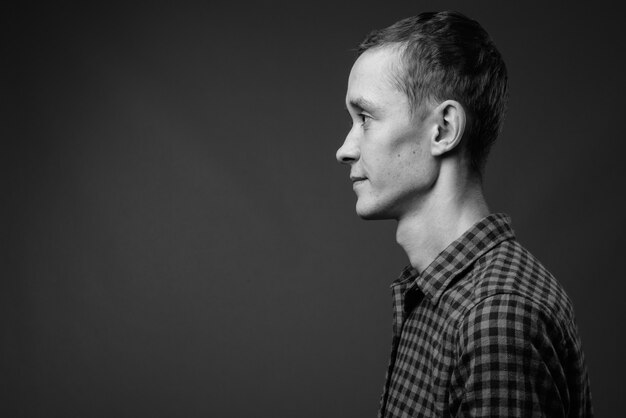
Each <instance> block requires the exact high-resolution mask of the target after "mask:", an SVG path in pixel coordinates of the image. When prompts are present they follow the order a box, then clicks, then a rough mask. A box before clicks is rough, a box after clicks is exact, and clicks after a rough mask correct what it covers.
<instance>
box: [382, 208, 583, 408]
mask: <svg viewBox="0 0 626 418" xmlns="http://www.w3.org/2000/svg"><path fill="white" fill-rule="evenodd" d="M391 288H392V293H393V300H394V326H393V335H394V336H393V343H392V353H391V361H390V363H389V368H388V370H387V375H386V383H385V388H384V392H383V396H382V399H381V407H380V411H379V414H378V416H379V418H381V417H385V418H388V417H458V416H462V417H465V416H471V417H591V416H593V410H592V406H591V394H590V390H589V381H588V377H587V370H586V366H585V361H584V356H583V351H582V348H581V343H580V339H579V336H578V332H577V329H576V323H575V319H574V313H573V308H572V303H571V301H570V299H569V298H568V297H567V295H566V294H565V292H564V290H563V288H562V287H561V286H560V285H559V283H558V282H557V281H556V280H555V278H554V277H553V276H552V275H551V274H550V273H549V272H548V271H547V270H546V269H545V268H544V267H543V266H542V265H541V264H540V263H539V262H538V261H537V260H536V259H535V258H534V257H533V256H532V255H531V254H530V253H528V251H526V250H525V249H524V248H523V247H522V246H521V245H520V244H519V243H518V242H517V241H515V237H514V234H513V231H512V229H511V227H510V219H509V218H508V217H507V216H506V215H503V214H492V215H489V216H488V217H486V218H484V219H482V220H481V221H480V222H478V223H477V224H475V225H474V226H473V227H472V228H471V229H470V230H468V231H467V232H465V234H463V236H461V237H460V238H459V239H457V240H456V241H454V242H453V243H452V244H450V245H449V246H448V247H447V248H446V249H445V250H444V251H442V252H441V253H440V254H439V255H438V256H437V258H436V259H435V260H434V261H433V262H432V263H431V264H430V265H429V266H428V267H427V268H426V269H425V270H424V271H423V272H422V274H419V273H418V272H417V271H416V270H414V269H413V268H412V267H410V266H409V267H407V268H405V270H404V271H403V272H402V274H401V276H400V278H398V280H396V281H395V282H394V283H393V284H392V286H391Z"/></svg>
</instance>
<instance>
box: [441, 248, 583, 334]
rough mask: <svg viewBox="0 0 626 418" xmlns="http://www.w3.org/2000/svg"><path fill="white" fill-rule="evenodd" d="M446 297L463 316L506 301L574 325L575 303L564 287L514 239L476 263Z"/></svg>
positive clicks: (459, 278)
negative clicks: (522, 303) (489, 302)
mask: <svg viewBox="0 0 626 418" xmlns="http://www.w3.org/2000/svg"><path fill="white" fill-rule="evenodd" d="M446 293H448V296H449V301H450V302H452V303H453V304H454V305H456V306H457V309H458V310H459V312H458V313H459V314H460V316H465V315H466V314H468V313H469V312H470V311H471V310H472V309H473V308H475V307H476V306H479V305H480V306H482V305H483V304H484V302H485V301H486V300H494V299H495V300H497V299H502V298H504V299H507V300H509V299H513V300H519V301H524V302H525V303H528V304H532V305H534V306H535V307H537V309H539V310H541V311H543V313H544V314H545V315H546V317H547V318H552V320H554V321H556V322H558V323H560V325H561V326H563V325H565V324H566V323H570V322H572V321H573V308H572V302H571V300H570V299H569V297H568V296H567V294H566V293H565V290H564V289H563V286H562V285H561V284H560V283H559V282H558V281H557V280H556V278H555V277H554V276H553V275H552V274H551V273H550V272H549V271H548V270H547V269H546V268H545V267H544V266H543V264H541V262H540V261H539V260H537V258H535V257H534V256H533V255H532V254H531V253H530V252H529V251H528V250H526V249H525V248H524V247H522V245H521V244H520V243H519V242H517V241H516V240H514V239H513V240H507V241H504V242H502V243H500V244H499V245H497V246H496V247H494V248H493V249H491V250H490V251H489V252H487V253H486V254H484V255H483V256H482V257H480V258H479V259H478V260H476V261H475V262H474V263H473V264H472V266H471V267H470V268H469V269H468V270H467V271H466V272H465V273H464V274H462V275H461V276H460V277H458V278H457V280H456V281H455V282H454V284H453V285H452V286H451V287H450V289H448V292H446ZM555 325H556V324H555Z"/></svg>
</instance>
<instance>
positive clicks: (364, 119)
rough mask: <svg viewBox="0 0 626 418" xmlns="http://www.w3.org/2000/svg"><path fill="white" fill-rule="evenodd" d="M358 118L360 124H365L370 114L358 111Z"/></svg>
mask: <svg viewBox="0 0 626 418" xmlns="http://www.w3.org/2000/svg"><path fill="white" fill-rule="evenodd" d="M359 118H360V119H361V124H362V125H365V124H366V123H367V122H368V121H369V120H370V119H371V118H370V116H369V115H366V114H365V113H359Z"/></svg>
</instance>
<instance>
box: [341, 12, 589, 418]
mask: <svg viewBox="0 0 626 418" xmlns="http://www.w3.org/2000/svg"><path fill="white" fill-rule="evenodd" d="M506 96H507V74H506V68H505V65H504V62H503V61H502V58H501V56H500V54H499V52H498V51H497V50H496V48H495V46H494V44H493V42H492V41H491V40H490V38H489V36H488V34H487V33H486V32H485V31H484V29H483V28H482V27H481V26H480V25H479V24H478V23H477V22H475V21H473V20H471V19H468V18H467V17H465V16H463V15H461V14H459V13H455V12H440V13H422V14H420V15H418V16H416V17H412V18H408V19H404V20H402V21H399V22H397V23H395V24H394V25H392V26H390V27H388V28H386V29H382V30H379V31H374V32H373V33H371V34H370V35H369V36H368V37H367V38H366V39H365V40H364V41H363V43H362V44H361V45H360V48H359V57H358V59H357V60H356V62H355V63H354V66H353V67H352V71H351V72H350V77H349V80H348V91H347V95H346V105H347V107H348V111H349V113H350V115H351V117H352V120H353V126H352V129H351V130H350V132H349V133H348V135H347V137H346V139H345V142H344V144H343V145H342V146H341V148H339V150H338V151H337V160H338V161H339V162H341V163H344V164H346V165H348V166H350V179H351V180H352V184H353V189H354V192H355V193H356V195H357V204H356V211H357V213H358V215H359V216H361V217H362V218H364V219H396V220H397V221H398V228H397V232H396V238H397V241H398V244H400V245H401V246H402V247H403V249H404V250H405V251H406V254H407V255H408V258H409V261H410V265H409V266H408V267H406V268H405V270H404V271H403V272H402V274H401V276H400V278H399V279H398V280H396V281H395V282H394V283H393V285H392V291H393V299H394V327H393V330H394V338H393V344H392V354H391V361H390V364H389V369H388V371H387V376H386V383H385V389H384V393H383V396H382V399H381V408H380V412H379V416H380V417H440V416H441V417H444V416H446V417H447V416H472V417H474V416H476V417H513V416H516V417H520V416H549V417H589V416H591V415H592V407H591V402H590V397H591V395H590V391H589V383H588V378H587V372H586V366H585V363H584V357H583V352H582V349H581V344H580V339H579V337H578V332H577V329H576V324H575V321H574V313H573V308H572V304H571V302H570V300H569V299H568V297H567V295H566V294H565V292H564V291H563V289H562V287H561V286H560V285H559V284H558V282H557V281H556V280H555V279H554V277H553V276H552V275H551V274H550V273H549V272H548V271H547V270H546V269H545V268H544V267H543V266H542V265H541V264H540V263H539V262H538V261H537V260H536V259H535V258H533V256H532V255H531V254H529V253H528V252H527V251H526V250H525V249H524V248H522V247H521V246H520V244H519V243H518V242H517V241H516V240H515V237H514V234H513V231H512V229H511V227H510V220H509V218H508V217H507V216H506V215H503V214H490V212H489V209H488V207H487V204H486V202H485V198H484V196H483V191H482V186H481V179H482V173H483V168H484V164H485V160H486V157H487V153H488V151H489V148H490V146H491V144H492V143H493V141H494V140H495V139H496V137H497V135H498V132H499V131H500V127H501V124H502V120H503V116H504V109H505V102H506Z"/></svg>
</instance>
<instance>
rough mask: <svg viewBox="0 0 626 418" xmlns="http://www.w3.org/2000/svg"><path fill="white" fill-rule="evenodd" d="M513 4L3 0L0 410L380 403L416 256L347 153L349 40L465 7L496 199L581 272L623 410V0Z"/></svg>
mask: <svg viewBox="0 0 626 418" xmlns="http://www.w3.org/2000/svg"><path fill="white" fill-rule="evenodd" d="M502 3H504V2H498V3H496V2H491V3H487V2H477V3H472V4H471V5H470V4H466V3H454V2H445V3H441V2H438V3H434V2H404V3H403V2H397V3H396V2H393V6H390V5H389V3H386V5H382V2H375V3H374V2H372V3H369V4H368V3H363V2H358V3H353V4H350V5H348V4H346V5H341V6H340V5H332V6H331V5H328V6H324V5H320V4H318V3H315V4H312V3H307V4H299V5H293V4H291V3H284V4H282V5H280V4H274V3H266V4H265V5H264V6H262V7H261V6H256V7H249V6H245V5H243V4H238V3H235V2H229V3H224V4H216V3H211V5H209V4H205V5H194V6H180V5H179V6H176V7H164V6H157V5H156V4H155V3H152V4H150V5H147V6H146V7H143V8H142V7H128V6H120V7H114V6H111V5H104V4H103V5H100V6H89V7H82V8H81V7H68V6H61V5H54V4H52V3H46V4H47V5H46V6H44V7H42V6H41V5H39V6H37V7H36V6H35V4H29V3H23V4H22V5H21V6H19V7H13V6H11V7H9V6H2V7H3V10H2V12H1V13H0V15H1V16H2V25H1V27H2V32H3V35H2V41H1V42H2V48H3V49H2V50H3V51H4V52H3V54H2V66H1V67H2V69H1V71H2V79H1V83H2V84H1V88H2V90H1V92H0V93H1V95H0V106H1V108H0V118H1V119H0V120H1V125H0V127H1V132H0V135H1V138H2V152H1V153H0V155H2V159H3V161H2V170H3V175H2V205H1V210H2V213H1V214H2V224H1V225H2V230H1V231H0V232H1V236H2V240H1V243H2V249H1V254H2V256H1V257H2V258H1V261H2V271H1V282H0V321H1V322H0V325H1V337H0V338H1V342H0V354H1V355H0V367H1V370H0V396H1V399H0V414H2V416H16V417H18V416H24V417H43V416H45V417H111V416H116V417H137V416H154V417H170V416H171V417H174V416H189V417H196V416H219V417H247V416H261V417H366V416H375V413H376V410H377V407H378V401H379V395H380V393H381V388H382V384H383V376H384V371H385V367H386V363H387V360H388V354H389V347H390V342H391V298H390V291H389V284H390V283H391V281H392V280H393V279H395V277H396V276H397V274H398V273H399V271H400V270H401V268H402V267H403V266H404V264H405V263H406V258H405V256H404V254H403V253H402V251H401V250H400V249H399V248H398V247H397V246H396V244H395V235H394V232H395V224H394V223H393V222H364V221H361V220H359V219H358V218H357V217H356V215H355V213H354V203H355V198H354V195H353V192H352V190H351V187H350V184H349V181H348V172H347V169H346V168H345V167H342V166H339V165H338V164H337V163H336V162H335V160H334V154H335V150H336V149H337V147H338V146H339V145H340V144H341V142H342V141H343V137H344V135H345V134H346V133H347V129H348V124H349V119H348V117H347V114H346V113H345V110H344V104H343V98H344V94H345V87H346V81H347V76H348V72H349V70H350V67H351V63H352V61H353V59H354V54H353V52H352V51H351V49H352V48H354V46H355V45H356V44H357V43H358V42H359V41H360V40H361V38H362V37H363V36H364V35H365V34H366V33H367V32H369V30H371V29H373V28H378V27H383V26H387V25H389V24H391V23H393V22H394V21H396V20H398V19H400V18H402V17H406V16H409V15H413V14H416V13H418V12H420V11H427V10H441V9H446V8H450V9H457V10H460V11H462V12H464V13H466V14H468V15H469V16H471V17H473V18H475V19H477V20H479V21H480V22H481V23H482V24H483V25H484V27H485V28H486V29H487V30H488V31H489V32H490V34H491V35H492V37H493V38H494V39H495V42H496V44H497V45H498V46H499V48H500V50H501V52H502V54H503V55H504V58H505V60H506V62H507V64H508V67H509V72H510V79H511V101H510V109H509V113H508V117H507V120H506V123H505V129H504V132H503V134H502V136H501V138H500V140H499V143H498V144H497V146H496V148H495V149H494V152H493V153H492V157H491V162H490V164H489V166H488V172H487V181H486V191H487V196H488V199H489V202H490V206H491V209H492V210H493V211H503V212H507V213H509V214H510V215H511V216H512V217H513V222H514V228H515V229H516V231H517V235H518V238H519V239H520V241H521V242H522V243H523V244H524V245H525V246H527V247H528V248H529V249H530V250H531V251H532V252H533V253H534V254H535V255H536V256H538V257H539V258H540V259H541V260H542V261H543V262H544V264H546V266H547V267H548V268H549V269H550V270H551V271H552V272H553V273H554V274H555V275H556V276H557V277H558V278H559V279H560V281H561V283H562V284H563V286H564V287H565V288H566V290H567V291H568V293H569V294H570V296H571V298H572V299H573V301H574V304H575V308H576V312H577V318H578V322H579V327H580V333H581V335H582V338H583V344H584V348H585V351H586V355H587V362H588V367H589V373H590V377H591V384H592V391H593V396H594V404H595V408H596V412H597V415H598V416H616V414H618V413H619V412H618V411H620V410H621V408H620V406H621V404H622V402H623V397H624V395H625V392H626V391H625V390H624V376H625V373H626V367H625V362H624V360H623V354H622V352H621V351H622V350H620V347H622V346H623V343H624V325H623V321H624V320H625V319H626V315H625V311H626V310H625V305H626V303H625V302H624V300H623V299H624V273H623V271H624V268H623V266H624V260H623V257H624V255H623V254H624V250H625V249H626V248H625V245H624V240H623V235H624V232H625V229H626V228H625V223H624V219H623V216H624V213H625V212H626V204H625V203H624V199H623V194H624V189H625V188H624V185H625V182H624V179H625V178H626V169H625V168H624V164H623V160H624V154H623V153H624V149H625V147H624V143H623V142H624V134H623V126H622V125H623V120H624V112H623V106H622V104H623V97H624V85H625V84H624V81H623V78H624V74H625V73H626V68H625V67H626V66H625V65H624V60H623V57H624V52H625V51H624V49H625V48H624V42H623V26H624V24H623V19H622V18H621V15H620V13H619V12H618V11H617V10H613V9H610V8H606V7H604V6H603V5H602V4H600V3H597V2H593V3H588V4H589V6H588V7H580V8H577V7H573V6H571V5H568V6H567V8H565V7H561V6H557V5H552V6H546V5H545V4H544V3H541V4H534V5H533V4H531V3H527V2H524V4H523V5H513V4H504V5H503V4H502ZM511 3H512V2H511Z"/></svg>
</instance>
